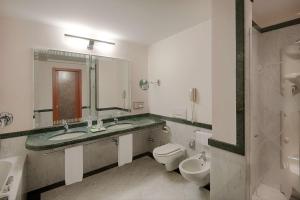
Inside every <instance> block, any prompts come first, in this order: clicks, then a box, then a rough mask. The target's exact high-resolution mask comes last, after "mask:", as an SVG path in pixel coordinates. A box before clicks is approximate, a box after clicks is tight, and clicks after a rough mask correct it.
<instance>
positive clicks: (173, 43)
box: [148, 21, 212, 124]
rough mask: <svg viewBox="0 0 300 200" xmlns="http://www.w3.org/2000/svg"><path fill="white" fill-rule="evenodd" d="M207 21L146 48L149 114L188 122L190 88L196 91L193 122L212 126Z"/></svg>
mask: <svg viewBox="0 0 300 200" xmlns="http://www.w3.org/2000/svg"><path fill="white" fill-rule="evenodd" d="M210 24H211V23H210V21H206V22H203V23H201V24H199V25H197V26H195V27H192V28H190V29H187V30H185V31H183V32H180V33H177V34H175V35H173V36H171V37H169V38H166V39H164V40H161V41H159V42H157V43H155V44H153V45H151V46H150V48H149V57H148V63H149V64H148V74H149V80H150V81H154V80H156V79H160V81H161V86H156V85H150V89H149V108H150V112H151V113H154V114H159V115H164V116H172V117H173V116H175V115H178V114H180V115H182V117H183V118H185V116H186V114H185V113H187V119H189V120H190V119H191V103H190V100H189V89H190V88H197V90H198V94H199V102H198V103H197V104H196V106H195V108H196V109H195V110H196V121H198V122H202V123H207V124H211V123H212V119H211V118H212V116H211V109H212V108H211V101H212V100H211V90H212V88H211V31H210Z"/></svg>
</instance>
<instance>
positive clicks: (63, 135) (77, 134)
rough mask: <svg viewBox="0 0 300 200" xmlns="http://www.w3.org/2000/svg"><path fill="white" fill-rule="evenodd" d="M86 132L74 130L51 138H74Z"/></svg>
mask: <svg viewBox="0 0 300 200" xmlns="http://www.w3.org/2000/svg"><path fill="white" fill-rule="evenodd" d="M84 134H86V132H83V131H78V132H72V133H63V134H59V135H56V136H53V137H51V138H50V139H49V140H54V141H56V140H67V139H73V138H77V137H80V136H82V135H84Z"/></svg>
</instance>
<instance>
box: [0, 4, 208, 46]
mask: <svg viewBox="0 0 300 200" xmlns="http://www.w3.org/2000/svg"><path fill="white" fill-rule="evenodd" d="M0 16H8V17H16V18H22V19H25V20H32V21H37V22H41V23H45V24H50V25H54V26H59V27H63V28H66V27H68V26H69V27H73V28H74V27H77V30H78V33H80V30H81V31H82V30H88V31H89V32H97V33H99V35H100V33H103V34H102V35H105V34H106V35H107V36H108V35H110V37H111V38H113V39H116V40H126V41H131V42H136V43H142V44H152V43H154V42H156V41H159V40H161V39H163V38H166V37H168V36H170V35H173V34H175V33H177V32H180V31H182V30H184V29H187V28H189V27H191V26H194V25H197V24H199V23H201V22H203V21H205V20H208V19H209V18H210V0H47V1H46V0H1V1H0ZM95 39H102V38H95Z"/></svg>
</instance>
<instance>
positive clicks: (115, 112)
mask: <svg viewBox="0 0 300 200" xmlns="http://www.w3.org/2000/svg"><path fill="white" fill-rule="evenodd" d="M93 59H95V63H96V72H95V74H96V110H97V111H98V117H100V118H110V117H118V116H120V115H126V114H128V113H129V112H130V110H131V89H130V80H131V79H130V62H129V61H127V60H122V59H118V58H107V57H100V56H97V57H96V56H95V57H93Z"/></svg>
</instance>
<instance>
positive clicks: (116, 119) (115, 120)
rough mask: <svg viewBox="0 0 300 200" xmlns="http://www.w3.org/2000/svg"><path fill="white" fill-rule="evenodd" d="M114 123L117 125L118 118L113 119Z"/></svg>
mask: <svg viewBox="0 0 300 200" xmlns="http://www.w3.org/2000/svg"><path fill="white" fill-rule="evenodd" d="M114 122H115V124H117V123H118V122H119V119H118V117H116V116H115V117H114Z"/></svg>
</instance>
